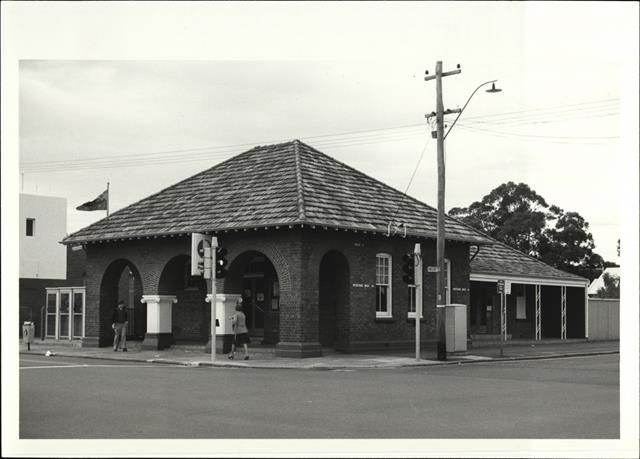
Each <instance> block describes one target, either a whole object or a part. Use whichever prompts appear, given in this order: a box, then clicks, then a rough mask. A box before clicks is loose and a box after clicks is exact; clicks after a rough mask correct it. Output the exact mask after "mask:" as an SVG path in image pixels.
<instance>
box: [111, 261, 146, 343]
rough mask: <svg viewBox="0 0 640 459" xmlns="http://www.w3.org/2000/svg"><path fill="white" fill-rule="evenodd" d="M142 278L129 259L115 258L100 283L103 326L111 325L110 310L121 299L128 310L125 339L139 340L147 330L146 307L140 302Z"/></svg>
mask: <svg viewBox="0 0 640 459" xmlns="http://www.w3.org/2000/svg"><path fill="white" fill-rule="evenodd" d="M141 298H142V278H141V277H140V273H139V272H138V270H137V268H136V267H135V266H134V265H133V263H131V262H130V261H129V260H125V259H120V260H116V261H114V262H113V263H111V264H110V265H109V267H108V268H107V269H106V271H105V273H104V276H103V277H102V282H101V284H100V310H101V311H104V313H103V315H102V317H103V318H104V322H105V325H104V326H105V328H106V327H107V326H110V325H111V322H110V321H111V311H112V310H113V309H114V308H115V307H116V306H117V304H118V301H119V300H122V301H124V303H125V307H126V308H127V311H128V312H129V324H128V326H127V339H133V340H141V339H143V338H144V335H145V333H146V332H147V308H146V305H145V304H143V303H141V302H140V299H141Z"/></svg>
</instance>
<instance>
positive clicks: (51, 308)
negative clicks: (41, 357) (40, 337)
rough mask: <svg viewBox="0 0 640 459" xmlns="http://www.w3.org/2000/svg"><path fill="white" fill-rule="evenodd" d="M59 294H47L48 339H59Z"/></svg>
mask: <svg viewBox="0 0 640 459" xmlns="http://www.w3.org/2000/svg"><path fill="white" fill-rule="evenodd" d="M57 310H58V292H47V314H46V316H47V317H46V319H45V320H46V325H45V327H46V330H47V333H46V336H47V337H48V338H56V339H57V338H58V334H57V321H56V318H57V312H58V311H57Z"/></svg>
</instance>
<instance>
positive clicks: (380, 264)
mask: <svg viewBox="0 0 640 459" xmlns="http://www.w3.org/2000/svg"><path fill="white" fill-rule="evenodd" d="M376 317H391V255H388V254H386V253H379V254H378V255H376Z"/></svg>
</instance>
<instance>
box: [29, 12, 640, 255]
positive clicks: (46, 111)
mask: <svg viewBox="0 0 640 459" xmlns="http://www.w3.org/2000/svg"><path fill="white" fill-rule="evenodd" d="M438 5H440V4H434V5H422V4H401V5H399V6H391V5H386V4H384V5H378V4H375V5H369V7H370V8H367V11H366V13H365V14H364V17H367V18H368V19H369V21H370V22H369V24H368V25H367V24H366V23H365V22H364V21H362V20H361V21H359V23H358V25H355V26H354V25H352V20H353V19H354V17H356V14H361V13H362V12H363V10H362V8H361V7H358V6H357V5H349V6H348V7H345V8H344V9H343V8H340V7H339V6H338V5H334V4H329V5H323V7H318V6H317V5H306V6H305V7H304V8H302V7H301V6H300V5H293V6H291V7H287V6H285V5H276V6H273V5H272V8H256V9H259V10H262V11H263V13H264V16H265V19H264V21H262V20H257V19H256V16H251V17H245V18H242V19H243V20H244V21H245V22H246V24H245V25H244V26H245V27H247V28H249V29H252V30H254V31H255V28H261V27H264V22H267V23H268V22H270V21H271V22H272V23H273V26H274V30H275V29H276V24H278V23H280V22H282V21H284V20H286V19H287V18H288V17H300V16H304V17H305V18H306V19H309V17H311V16H314V21H313V22H312V23H311V27H310V28H309V29H305V30H300V28H298V27H296V29H297V32H301V33H302V35H301V36H302V37H306V39H307V40H308V41H311V44H312V45H313V46H312V51H313V50H315V51H316V52H315V54H319V53H318V49H317V48H321V46H322V43H318V42H317V38H316V37H314V33H313V32H314V31H318V33H320V29H322V30H321V32H322V34H324V35H334V34H337V35H341V34H345V32H346V30H345V29H348V28H351V27H353V28H354V30H353V31H351V32H350V35H349V36H348V39H350V38H353V39H354V40H353V41H357V42H359V44H361V45H364V44H366V45H367V47H374V48H377V47H381V48H383V49H382V51H383V52H381V53H379V54H378V53H371V52H369V51H370V50H366V51H364V50H363V52H361V53H360V52H357V53H355V55H350V54H349V53H345V54H338V53H335V54H333V53H323V54H324V55H322V56H317V55H315V56H314V53H313V52H310V53H305V52H300V51H302V50H295V51H296V54H298V55H295V56H286V54H284V53H283V54H282V55H281V56H275V57H274V58H268V59H264V58H258V57H257V56H256V55H253V56H252V55H243V54H242V53H240V54H239V55H236V56H235V57H234V58H233V59H230V58H229V56H225V55H222V56H220V57H219V58H216V56H215V55H214V56H213V57H212V58H207V59H198V60H195V59H193V58H192V56H189V55H188V54H187V56H186V60H185V59H184V58H181V59H175V58H171V59H169V58H163V59H157V58H156V56H150V57H149V58H148V59H136V58H132V57H131V56H128V55H127V52H126V50H123V51H124V53H123V54H124V56H123V57H124V58H126V60H123V59H103V58H102V57H101V56H100V55H99V53H96V54H95V55H92V54H91V53H89V54H88V56H86V57H88V58H89V59H86V58H83V59H69V57H73V53H66V57H65V59H60V58H58V57H59V56H55V57H57V58H56V59H25V60H21V61H20V62H19V68H18V81H19V100H18V104H19V165H18V168H19V174H20V177H19V180H20V183H19V187H20V190H21V192H24V193H31V194H44V195H52V196H60V197H64V198H66V199H67V203H68V211H67V214H68V231H69V233H71V232H74V231H76V230H78V229H80V228H82V227H84V226H87V225H88V224H90V223H92V222H94V221H97V220H98V219H100V218H103V217H104V216H105V213H104V212H81V211H77V210H75V207H77V206H78V205H80V204H82V203H83V202H85V201H88V200H90V199H93V198H94V197H96V196H98V195H99V194H100V193H101V192H102V191H103V190H104V189H105V188H106V184H107V182H108V183H109V186H110V211H111V212H114V211H116V210H118V209H121V208H122V207H125V206H127V205H129V204H131V203H133V202H136V201H138V200H140V199H142V198H144V197H146V196H148V195H150V194H152V193H155V192H157V191H159V190H161V189H163V188H166V187H167V186H170V185H172V184H174V183H176V182H178V181H180V180H182V179H184V178H186V177H189V176H191V175H193V174H195V173H197V172H199V171H201V170H204V169H207V168H209V167H211V166H214V165H215V164H217V163H219V162H220V161H222V160H224V159H227V158H229V157H231V156H233V155H234V154H238V153H240V152H242V151H244V150H247V149H249V148H251V147H252V146H254V145H264V144H268V143H272V142H277V141H286V140H291V139H294V138H297V139H301V140H303V141H306V142H307V143H309V144H310V145H312V146H315V147H316V148H318V149H320V150H321V151H323V152H324V153H326V154H328V155H330V156H332V157H334V158H336V159H338V160H340V161H342V162H344V163H346V164H349V165H351V166H353V167H355V168H357V169H359V170H361V171H363V172H365V173H367V174H369V175H371V176H373V177H375V178H377V179H379V180H381V181H383V182H384V183H387V184H388V185H390V186H392V187H394V188H396V189H398V190H401V191H405V190H407V187H408V185H409V181H410V179H411V176H412V174H413V171H414V170H415V171H416V174H415V178H414V179H413V181H412V183H411V186H410V187H409V188H408V193H409V194H410V195H412V196H414V197H416V198H418V199H420V200H423V201H425V202H427V203H429V204H431V205H433V206H435V205H436V202H437V200H436V196H437V195H436V190H437V182H436V177H437V175H436V142H435V140H434V141H433V142H432V141H430V140H429V139H430V130H431V128H430V127H429V126H428V125H427V122H426V120H425V117H424V115H425V114H426V113H430V112H431V111H433V110H435V82H434V81H429V82H425V81H424V78H423V77H424V72H425V70H429V71H430V72H431V73H432V74H433V72H434V70H435V63H436V61H437V60H442V61H443V62H444V69H445V70H451V69H453V68H455V67H456V66H457V64H460V65H461V68H462V73H461V74H459V75H454V76H450V77H446V78H445V79H444V80H443V88H444V89H443V94H444V96H443V97H444V104H445V108H459V107H462V106H463V105H464V103H465V102H466V100H467V98H468V97H469V96H470V94H471V93H472V92H473V90H474V89H476V87H477V86H478V85H480V84H481V83H484V82H486V81H489V80H494V79H495V80H498V82H497V85H498V87H499V88H502V89H503V91H502V92H500V93H497V94H489V93H486V92H485V91H484V89H486V88H488V86H486V87H483V88H482V89H480V90H479V91H478V92H477V93H476V94H475V95H474V97H473V98H472V100H471V101H470V103H469V105H468V106H467V109H466V110H465V112H464V113H463V115H462V116H461V118H460V120H459V122H458V124H457V125H456V126H455V128H454V130H453V131H452V133H451V135H450V136H448V138H447V144H446V151H447V170H446V176H447V189H446V208H447V210H448V209H450V208H452V207H457V206H468V205H469V204H471V203H472V202H474V201H476V200H479V199H481V198H482V197H483V196H484V195H486V194H487V193H488V192H489V191H491V190H492V189H493V188H495V187H497V186H498V185H500V184H501V183H505V182H507V181H514V182H516V183H517V182H524V183H527V184H528V185H529V186H530V187H531V188H533V189H534V190H535V191H537V192H538V193H539V194H540V195H542V196H543V197H544V198H545V199H546V200H547V201H548V203H549V204H556V205H558V206H560V207H561V208H562V209H564V210H566V211H575V212H578V213H579V214H580V215H582V216H583V217H584V218H585V219H586V220H587V222H589V229H590V231H591V232H592V234H593V236H594V240H595V243H596V252H598V253H600V254H601V255H603V256H604V257H605V259H607V260H610V261H614V262H615V261H617V253H616V246H617V240H618V238H619V237H620V235H619V231H618V229H619V218H620V211H621V206H620V200H619V199H617V196H619V194H620V190H619V186H618V182H619V181H618V177H619V172H620V161H621V149H620V148H621V147H620V122H621V120H620V117H621V116H622V115H621V114H620V113H621V108H620V103H621V92H620V87H619V86H620V84H619V81H618V78H617V76H618V72H621V71H623V70H622V69H623V67H622V64H623V63H624V61H625V60H628V59H629V57H630V56H629V52H628V51H629V50H628V49H626V48H625V47H621V46H619V44H620V43H622V42H624V40H625V39H626V34H628V33H629V29H628V27H625V25H626V23H627V22H628V21H623V19H624V14H625V12H624V10H625V9H624V8H616V7H603V6H602V5H599V4H596V5H593V6H590V5H587V4H579V6H578V4H574V5H571V4H568V5H556V7H555V8H540V5H535V6H536V7H531V6H530V5H526V4H519V3H516V4H506V3H505V4H493V3H492V4H481V5H476V4H470V5H465V6H464V7H461V6H458V5H453V4H446V5H440V6H438ZM442 7H444V8H442ZM240 9H242V8H240ZM214 10H224V11H225V12H226V13H227V14H229V15H230V16H233V17H234V18H236V19H238V16H239V15H240V13H239V12H238V11H237V9H233V8H216V9H214ZM327 10H336V11H341V10H342V11H345V12H346V13H349V14H346V13H345V14H344V15H341V16H337V17H336V16H333V15H331V14H330V11H327ZM552 11H553V12H554V13H555V14H553V15H550V14H548V13H549V12H552ZM232 12H234V13H232ZM315 13H317V14H318V16H315ZM479 13H480V15H479V18H480V20H477V18H478V14H479ZM329 16H331V21H328V22H323V21H322V17H326V18H328V17H329ZM569 19H571V23H572V24H573V25H572V26H571V28H570V30H569V32H568V31H567V30H566V27H564V24H565V21H566V20H569ZM603 19H610V20H603ZM301 22H303V21H301ZM376 24H379V25H380V27H376ZM382 24H384V26H382ZM427 24H429V26H428V27H427V26H426V25H427ZM576 24H579V25H576ZM431 25H435V26H436V27H432V26H431ZM267 28H268V27H267ZM258 37H259V34H256V35H255V38H258ZM288 38H289V41H290V42H293V43H295V42H298V41H300V42H301V44H300V46H304V44H302V43H303V40H301V38H300V37H299V36H298V35H297V34H291V35H290V36H289V37H288ZM275 41H278V40H277V37H276V40H275ZM293 43H291V44H293ZM327 45H328V46H327V48H328V49H331V41H330V40H327ZM159 47H160V46H159ZM258 47H259V46H258ZM355 47H356V48H357V46H355ZM154 49H155V48H154ZM390 49H392V50H397V51H398V52H397V53H395V52H394V53H392V55H389V53H385V52H384V51H387V50H390ZM118 51H121V50H118ZM55 54H57V53H55ZM79 54H85V53H79ZM160 54H161V53H160ZM327 54H328V55H327ZM82 57H85V56H82ZM636 60H637V58H636ZM605 73H607V74H608V75H609V76H608V77H604V78H603V76H604V74H605ZM389 128H392V129H389ZM393 128H395V129H393ZM344 133H353V134H348V135H346V134H344ZM425 145H426V148H425ZM423 150H424V154H423V156H422V160H421V161H420V163H419V164H418V160H419V158H420V157H421V153H422V151H423ZM69 161H73V163H69ZM115 165H117V167H116V166H115Z"/></svg>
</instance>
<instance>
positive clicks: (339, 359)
mask: <svg viewBox="0 0 640 459" xmlns="http://www.w3.org/2000/svg"><path fill="white" fill-rule="evenodd" d="M619 352H620V343H619V342H618V341H599V342H572V343H566V344H557V343H554V344H535V345H517V346H505V348H504V351H503V356H502V357H501V355H500V348H495V347H487V348H473V349H469V351H468V352H466V353H465V354H463V355H451V356H449V358H448V360H447V361H446V362H441V361H438V360H437V359H436V357H435V353H434V351H433V350H432V349H427V350H425V351H424V352H422V359H420V360H417V359H416V358H415V353H412V352H393V353H377V354H343V353H338V352H330V353H325V355H323V356H322V357H312V358H306V359H293V358H283V357H276V356H275V355H274V353H273V350H272V349H269V348H267V349H250V356H251V359H250V360H239V359H240V358H241V355H242V353H241V352H240V353H237V354H236V359H238V360H229V359H227V356H226V355H224V354H217V355H216V361H215V362H212V361H211V354H207V353H205V352H204V351H203V346H186V345H178V346H173V347H171V348H169V349H163V350H161V351H149V350H142V349H140V343H139V342H130V343H129V347H128V352H122V351H118V352H113V350H112V348H111V347H103V348H90V347H79V345H77V344H75V343H59V342H54V341H36V342H35V343H34V344H32V345H31V350H27V345H25V344H22V343H20V353H21V354H35V355H46V354H47V353H48V354H49V356H50V357H51V358H57V357H86V358H95V359H107V360H121V361H131V362H154V363H166V364H173V365H186V366H216V367H237V368H281V369H316V370H321V369H327V370H329V369H362V368H398V367H414V366H429V365H451V364H463V363H465V364H466V363H477V362H487V361H505V360H507V361H508V360H527V359H542V358H561V357H570V356H581V355H599V354H617V353H619Z"/></svg>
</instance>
